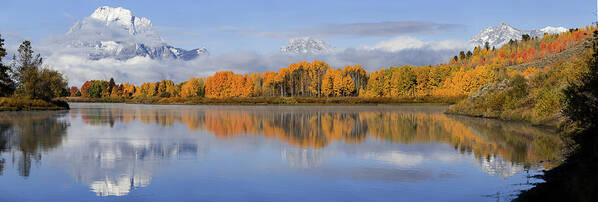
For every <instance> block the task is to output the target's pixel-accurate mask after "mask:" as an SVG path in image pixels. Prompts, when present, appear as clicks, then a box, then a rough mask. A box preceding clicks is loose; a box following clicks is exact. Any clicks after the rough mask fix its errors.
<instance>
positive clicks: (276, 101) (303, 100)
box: [62, 97, 463, 105]
mask: <svg viewBox="0 0 598 202" xmlns="http://www.w3.org/2000/svg"><path fill="white" fill-rule="evenodd" d="M460 99H463V98H462V97H451V98H438V97H406V98H362V97H335V98H313V97H247V98H240V97H231V98H205V97H193V98H180V97H175V98H161V97H133V98H123V97H105V98H84V97H67V98H62V100H64V101H67V102H98V103H130V104H186V105H310V104H314V105H356V104H357V105H359V104H364V105H367V104H424V103H431V104H453V103H456V102H457V101H458V100H460Z"/></svg>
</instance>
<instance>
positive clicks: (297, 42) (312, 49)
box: [280, 37, 334, 54]
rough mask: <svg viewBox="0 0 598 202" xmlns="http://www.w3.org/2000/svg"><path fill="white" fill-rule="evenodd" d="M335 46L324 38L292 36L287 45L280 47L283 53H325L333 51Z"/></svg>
mask: <svg viewBox="0 0 598 202" xmlns="http://www.w3.org/2000/svg"><path fill="white" fill-rule="evenodd" d="M333 49H334V48H333V47H332V46H330V45H328V44H326V43H325V42H324V41H322V40H317V39H312V38H310V37H300V38H292V39H290V40H289V44H288V45H287V46H283V47H282V48H280V52H281V53H283V54H323V53H331V52H332V51H333Z"/></svg>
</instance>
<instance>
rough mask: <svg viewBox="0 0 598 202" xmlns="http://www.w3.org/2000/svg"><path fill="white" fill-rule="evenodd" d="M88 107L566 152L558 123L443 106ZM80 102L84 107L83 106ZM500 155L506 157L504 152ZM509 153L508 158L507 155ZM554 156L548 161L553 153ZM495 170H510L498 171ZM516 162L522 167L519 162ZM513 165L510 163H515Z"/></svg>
mask: <svg viewBox="0 0 598 202" xmlns="http://www.w3.org/2000/svg"><path fill="white" fill-rule="evenodd" d="M174 109H175V108H173V109H170V108H150V107H141V108H124V107H112V108H82V109H75V111H73V113H80V114H81V118H82V119H83V120H84V122H85V123H87V124H91V125H110V126H113V125H114V124H115V122H125V123H128V122H131V121H141V122H142V123H146V124H159V125H161V126H170V125H173V124H175V123H182V124H185V125H186V126H187V127H188V128H189V130H206V131H209V132H211V133H213V134H214V135H215V136H216V137H218V138H232V137H234V136H248V135H249V136H251V135H257V136H265V137H268V138H275V139H276V140H278V141H281V142H285V143H287V144H289V145H292V146H296V147H299V148H310V149H319V148H324V147H326V146H327V145H329V144H331V143H332V142H344V143H346V144H360V143H362V142H363V141H364V140H365V139H366V138H367V137H371V138H375V139H378V140H382V141H387V142H394V143H401V144H416V143H445V144H450V145H451V146H452V147H454V148H455V149H456V150H458V151H460V152H461V153H473V154H474V155H475V157H476V158H477V159H478V160H479V162H480V164H481V165H482V166H483V167H484V166H486V167H488V166H494V167H496V166H503V167H504V166H506V165H504V164H505V163H515V164H519V165H522V166H523V167H529V166H532V165H537V164H538V162H544V163H543V166H545V167H552V166H555V165H556V164H557V163H558V162H555V161H552V160H557V159H560V148H561V145H562V142H561V140H560V138H559V137H558V136H556V135H554V134H551V131H547V130H544V129H540V128H535V127H531V126H529V125H526V124H521V123H506V122H502V121H497V120H489V119H479V118H467V117H458V116H448V115H445V114H442V113H439V109H438V108H437V107H403V108H402V109H401V110H397V109H396V108H392V107H359V108H354V109H352V108H347V107H199V108H191V107H190V108H189V109H176V110H174ZM76 110H79V111H76ZM497 157H499V158H500V159H497ZM503 159H504V160H505V161H507V162H505V163H501V162H502V161H503ZM547 160H548V161H547ZM488 169H489V170H488V172H489V173H492V172H494V173H495V174H496V175H501V176H502V175H506V176H508V174H506V173H504V174H501V173H497V172H496V171H492V169H494V168H488ZM512 169H515V168H512ZM512 169H511V170H512Z"/></svg>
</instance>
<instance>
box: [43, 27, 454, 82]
mask: <svg viewBox="0 0 598 202" xmlns="http://www.w3.org/2000/svg"><path fill="white" fill-rule="evenodd" d="M399 39H401V40H399ZM397 40H398V41H397ZM401 41H406V42H408V43H405V44H403V43H400V42H401ZM453 43H454V44H453ZM463 44H465V43H459V42H456V41H453V42H449V41H439V42H422V41H419V40H417V39H415V38H395V39H392V40H388V41H383V42H380V43H378V44H375V45H373V46H363V47H360V48H348V49H342V50H337V51H335V52H332V53H327V54H320V55H288V54H280V53H272V54H260V53H257V52H232V53H226V54H219V55H209V56H200V57H198V58H196V59H194V60H191V61H182V60H170V59H165V60H152V59H150V58H147V57H139V56H138V57H134V58H131V59H128V60H116V59H111V58H104V59H100V60H90V59H88V58H87V57H86V56H85V55H83V54H73V53H74V52H75V50H68V49H65V50H62V51H58V52H57V51H51V50H56V49H55V48H53V49H51V48H44V49H41V50H42V55H44V56H46V57H45V58H46V60H45V62H46V64H49V65H50V66H51V67H52V68H54V69H57V70H59V71H61V72H64V73H65V75H66V76H67V77H68V79H69V85H75V86H80V85H81V84H82V83H83V82H85V81H86V80H94V79H105V80H107V79H109V78H110V77H113V78H114V79H115V80H116V81H118V82H131V83H134V84H140V83H143V82H154V81H158V80H162V79H171V80H174V81H175V82H181V81H185V80H187V79H189V77H191V76H194V77H197V76H210V75H212V74H214V73H215V72H217V71H223V70H230V71H234V72H236V73H249V72H266V71H277V70H278V69H280V68H282V67H286V66H288V65H289V64H291V63H296V62H299V61H303V60H306V61H312V60H316V59H317V60H321V61H325V62H327V63H329V64H330V65H331V66H332V67H333V68H343V67H345V66H347V65H356V64H359V65H361V66H363V67H364V68H366V69H367V70H368V71H374V70H378V69H381V68H388V67H390V66H402V65H428V64H438V63H442V62H446V61H448V60H449V58H450V57H452V56H454V55H455V54H456V53H457V52H458V51H459V50H463V49H461V48H462V47H464V46H465V45H463Z"/></svg>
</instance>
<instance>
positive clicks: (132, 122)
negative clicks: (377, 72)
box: [0, 103, 562, 201]
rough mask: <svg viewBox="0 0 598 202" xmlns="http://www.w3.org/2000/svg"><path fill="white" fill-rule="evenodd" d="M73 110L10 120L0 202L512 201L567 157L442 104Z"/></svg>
mask: <svg viewBox="0 0 598 202" xmlns="http://www.w3.org/2000/svg"><path fill="white" fill-rule="evenodd" d="M71 107H72V109H71V110H70V111H53V112H47V111H36V112H0V133H1V135H0V181H2V183H0V201H99V200H101V201H113V200H114V201H123V200H125V201H198V200H199V201H497V200H498V201H504V200H508V199H511V198H513V197H514V195H515V194H517V193H518V191H519V190H522V189H527V188H530V187H531V185H532V184H531V183H534V182H537V180H535V179H533V178H529V176H532V175H535V174H537V173H538V171H539V170H541V169H545V168H550V167H552V166H555V163H554V162H552V163H546V160H555V159H559V151H560V148H561V147H562V142H561V141H560V139H559V138H558V137H557V136H556V135H555V134H552V133H551V131H546V130H543V129H539V128H534V127H531V126H528V125H525V124H520V123H511V122H501V121H497V120H488V119H477V118H467V117H458V116H449V115H445V114H443V113H442V112H443V110H445V107H430V106H426V107H414V106H174V105H173V106H168V105H159V106H156V105H128V104H83V103H73V104H71ZM541 162H544V163H541Z"/></svg>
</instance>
